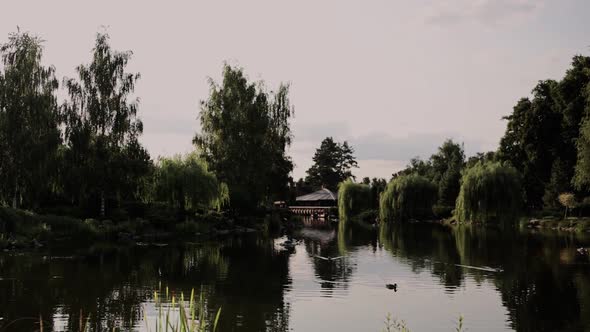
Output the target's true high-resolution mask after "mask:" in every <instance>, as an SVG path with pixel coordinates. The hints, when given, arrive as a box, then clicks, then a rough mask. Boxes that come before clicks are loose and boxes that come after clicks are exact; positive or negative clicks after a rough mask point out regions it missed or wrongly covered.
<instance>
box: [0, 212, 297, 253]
mask: <svg viewBox="0 0 590 332" xmlns="http://www.w3.org/2000/svg"><path fill="white" fill-rule="evenodd" d="M121 216H122V217H118V218H113V219H102V220H99V219H93V218H76V217H71V216H63V215H55V214H38V213H34V212H31V211H27V210H19V209H12V208H8V207H0V249H24V248H34V247H44V246H46V245H50V244H52V243H67V244H71V245H73V246H77V245H88V244H89V243H92V242H98V241H116V242H139V241H156V240H157V241H165V240H171V239H182V238H185V239H188V238H194V237H199V236H214V235H224V234H230V233H242V232H254V231H258V230H268V229H272V228H277V227H281V226H282V225H281V221H283V220H285V219H287V217H284V216H281V215H280V213H272V214H269V215H266V216H265V215H261V216H254V217H235V216H229V215H226V214H223V213H219V212H211V211H206V212H190V213H186V212H185V213H183V214H182V215H181V216H179V213H178V211H174V210H169V209H167V208H162V207H158V206H155V207H154V206H150V207H147V208H146V209H145V211H143V212H142V214H141V216H133V217H132V216H129V215H128V214H126V213H125V214H121ZM271 216H272V217H271Z"/></svg>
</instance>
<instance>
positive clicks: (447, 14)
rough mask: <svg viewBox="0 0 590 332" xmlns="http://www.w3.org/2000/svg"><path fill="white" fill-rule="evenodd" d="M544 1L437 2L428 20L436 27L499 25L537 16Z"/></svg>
mask: <svg viewBox="0 0 590 332" xmlns="http://www.w3.org/2000/svg"><path fill="white" fill-rule="evenodd" d="M543 3H544V1H543V0H449V1H436V2H435V3H434V4H433V5H432V6H430V7H429V8H428V9H427V15H426V18H427V19H426V20H427V22H429V23H432V24H436V25H443V26H444V25H452V24H457V23H463V22H478V23H483V24H488V25H497V24H503V23H507V22H515V21H519V20H522V19H525V18H526V17H528V16H530V15H533V14H535V13H536V12H537V11H538V10H539V9H540V8H542V6H543Z"/></svg>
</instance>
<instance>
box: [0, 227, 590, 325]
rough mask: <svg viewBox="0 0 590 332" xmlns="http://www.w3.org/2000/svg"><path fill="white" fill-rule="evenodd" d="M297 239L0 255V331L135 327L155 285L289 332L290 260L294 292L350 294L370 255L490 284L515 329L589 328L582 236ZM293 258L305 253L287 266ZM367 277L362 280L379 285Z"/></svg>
mask: <svg viewBox="0 0 590 332" xmlns="http://www.w3.org/2000/svg"><path fill="white" fill-rule="evenodd" d="M294 236H295V239H296V240H298V241H296V242H297V243H299V244H298V245H297V246H296V248H295V249H294V250H284V249H282V248H280V246H278V245H277V243H276V242H277V240H276V239H273V238H272V237H265V236H262V235H251V236H240V237H228V238H224V239H218V240H214V241H208V242H204V243H200V244H176V245H173V244H172V245H170V246H168V247H153V246H135V247H117V246H114V247H113V246H104V247H93V248H90V249H87V250H83V251H79V252H74V254H73V255H72V252H71V249H69V250H65V252H67V253H68V255H72V257H63V253H61V252H60V251H59V250H53V251H51V252H49V253H26V254H17V253H4V254H0V277H1V278H2V279H0V317H2V318H3V320H2V321H0V323H1V324H4V325H2V326H4V327H5V326H6V324H7V323H8V322H12V321H14V320H17V319H21V318H22V320H19V321H17V322H15V323H14V324H13V325H11V326H10V328H9V329H7V330H9V331H32V330H36V329H38V320H39V316H40V315H41V317H42V318H43V320H44V330H45V331H53V330H60V331H64V330H72V331H77V330H79V329H80V326H81V325H84V324H86V322H89V324H90V327H91V329H90V330H92V331H103V330H111V329H112V327H115V326H119V327H121V328H122V329H123V330H129V329H132V328H134V327H135V328H137V327H143V324H144V322H143V321H142V319H143V317H144V310H147V311H146V313H147V314H148V315H150V314H153V305H151V300H152V296H153V292H154V290H158V289H160V288H162V289H163V288H165V287H166V286H167V287H168V288H169V291H170V293H172V294H175V295H178V294H179V293H180V292H184V293H185V294H189V293H190V291H191V289H193V288H195V289H196V291H197V292H198V291H202V292H203V294H204V296H205V298H206V307H207V308H208V310H209V311H211V313H213V312H214V311H216V310H217V308H219V307H222V315H221V320H220V323H219V324H220V325H219V330H220V331H288V330H289V329H290V323H291V320H292V319H293V317H294V316H292V315H293V312H292V309H291V308H293V303H289V302H292V301H297V296H296V295H297V294H295V295H293V296H291V295H289V296H288V294H289V293H290V292H292V291H293V287H294V286H293V283H292V282H293V280H292V278H298V275H297V274H292V272H291V271H290V265H291V264H309V265H304V266H301V265H297V267H298V268H301V269H309V271H310V274H311V277H312V278H313V280H312V281H313V282H317V283H319V287H318V288H319V292H318V293H317V294H314V293H313V291H314V290H315V289H316V288H314V287H311V288H305V287H304V288H305V289H303V290H299V291H303V292H308V293H306V294H304V295H306V296H308V295H309V294H312V295H313V296H318V297H320V298H325V297H345V298H346V301H357V300H359V299H358V298H349V297H354V292H353V289H354V287H353V286H354V285H355V284H354V282H355V281H354V280H358V279H363V278H367V277H369V278H372V275H374V274H375V273H377V272H378V271H377V272H376V271H375V270H367V269H366V264H365V265H364V263H365V262H364V261H363V259H369V258H370V259H375V260H376V262H378V264H376V265H375V264H373V265H372V268H373V269H374V268H375V267H379V266H380V267H385V266H392V265H391V264H392V262H391V259H393V261H394V262H393V264H397V265H400V266H402V267H405V266H408V267H410V269H409V270H408V273H409V274H413V275H418V274H423V273H424V272H426V273H429V274H431V275H432V276H434V277H435V278H434V280H433V281H432V282H434V284H433V285H428V286H432V287H433V288H434V289H436V288H438V287H437V286H441V287H444V289H445V291H446V292H447V293H449V294H450V296H452V295H453V294H456V293H457V292H462V291H464V289H465V285H468V284H473V282H472V281H474V282H475V284H476V285H479V287H486V288H490V289H492V290H497V292H498V299H499V303H498V305H500V301H501V305H503V306H504V307H505V308H506V312H507V315H508V317H507V320H508V324H509V325H510V326H511V327H512V328H513V329H515V330H517V331H554V330H560V331H568V330H569V331H581V330H589V329H590V271H589V270H588V267H589V266H590V265H589V263H590V261H588V259H587V258H585V260H584V259H582V258H580V257H579V256H578V255H576V253H575V249H576V248H578V247H581V246H586V247H587V246H590V245H589V244H590V239H588V235H587V234H586V235H575V234H566V235H563V234H555V233H541V232H531V231H507V230H503V231H500V230H497V229H490V228H483V227H468V226H461V227H446V226H442V225H438V224H404V225H399V224H393V225H384V226H382V227H380V228H379V229H372V228H371V227H365V226H360V225H357V224H354V223H350V224H341V225H339V226H338V227H337V228H336V229H334V228H321V229H305V230H304V231H302V232H301V233H299V235H297V234H295V235H294ZM299 240H300V241H299ZM295 254H296V255H298V256H297V257H305V259H304V260H301V261H299V262H293V261H292V259H291V258H292V257H295V256H294V255H295ZM301 254H302V255H303V256H300V255H301ZM316 256H321V257H324V258H328V257H340V256H343V257H342V258H339V259H333V260H329V259H319V258H316ZM371 257H372V258H371ZM384 258H387V259H384ZM384 264H385V265H384ZM470 267H475V268H486V267H490V268H497V269H501V270H502V272H490V271H483V270H478V269H475V268H470ZM492 271H493V270H492ZM357 276H358V278H356V279H355V277H357ZM371 280H372V279H371ZM375 280H378V279H376V278H375ZM371 282H372V281H371ZM371 282H368V283H367V284H365V285H363V287H381V285H380V282H378V283H379V284H374V283H373V284H371ZM383 286H384V285H383ZM363 289H364V290H367V289H368V288H363ZM310 292H311V293H310ZM387 294H390V293H387ZM287 299H289V300H287ZM363 299H364V301H370V299H371V298H370V297H368V298H363ZM359 305H363V306H365V305H367V306H370V305H371V303H360V304H359ZM384 310H386V309H385V308H384ZM477 314H478V315H480V316H481V317H484V318H485V315H486V313H485V312H482V313H477ZM296 316H297V315H296ZM481 317H474V319H481ZM400 318H405V317H400ZM449 319H452V318H449ZM467 322H468V323H469V320H467ZM2 326H0V329H1V328H2Z"/></svg>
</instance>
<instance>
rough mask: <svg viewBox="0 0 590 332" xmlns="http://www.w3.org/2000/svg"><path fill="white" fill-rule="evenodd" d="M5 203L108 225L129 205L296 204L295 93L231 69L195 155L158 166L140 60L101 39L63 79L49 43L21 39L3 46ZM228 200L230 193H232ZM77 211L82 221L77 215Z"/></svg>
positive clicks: (22, 35) (0, 189) (0, 195)
mask: <svg viewBox="0 0 590 332" xmlns="http://www.w3.org/2000/svg"><path fill="white" fill-rule="evenodd" d="M0 54H1V55H2V64H3V67H2V70H1V71H0V205H5V206H6V205H10V206H12V207H13V208H23V209H31V210H37V209H39V210H44V209H45V208H48V207H49V208H52V207H56V206H60V207H69V210H68V208H66V210H67V211H69V212H70V213H71V214H76V215H78V214H80V215H84V216H101V217H109V214H110V213H111V212H112V211H113V210H116V209H120V208H121V207H122V206H125V205H126V204H127V203H133V204H136V203H142V204H145V203H148V204H151V203H153V202H160V203H164V204H166V205H167V206H169V207H172V208H174V209H178V210H181V211H185V210H187V209H193V210H194V209H211V208H215V209H220V208H222V207H224V208H227V207H230V206H231V207H233V208H235V209H240V210H246V209H247V210H252V209H254V208H256V207H259V206H262V205H265V204H267V203H269V202H271V201H272V200H273V199H284V198H285V197H286V196H287V195H288V184H289V182H292V181H291V180H290V176H289V174H290V172H291V171H292V169H293V163H292V161H291V159H290V157H288V156H287V155H286V149H287V148H288V146H289V145H290V144H291V137H292V135H291V130H290V118H291V117H292V115H293V106H292V105H291V103H290V100H289V86H288V85H285V84H281V85H280V86H279V87H278V89H277V90H276V91H275V92H272V91H271V92H267V91H266V89H265V88H264V83H263V82H256V83H252V82H248V80H247V78H246V77H245V75H244V74H243V72H242V69H240V68H233V67H231V66H228V65H226V66H225V67H224V69H223V83H222V84H221V85H220V86H219V85H217V84H216V83H215V82H213V81H212V80H211V91H210V96H209V97H208V99H207V100H205V101H203V102H202V103H201V113H200V119H201V125H202V130H201V132H200V133H199V134H198V135H197V136H196V137H195V139H194V143H195V144H196V147H197V150H196V152H194V153H191V154H188V155H186V156H174V157H172V158H159V159H158V160H157V161H155V162H154V161H153V160H152V158H151V157H150V155H149V153H148V151H147V150H146V149H145V148H144V147H143V146H142V144H141V143H140V140H139V139H140V136H141V135H142V133H143V123H142V121H141V119H140V116H139V99H138V98H137V97H136V96H135V94H134V89H135V85H136V83H137V81H138V80H139V79H140V74H139V73H133V72H129V71H128V70H127V65H128V63H129V61H130V60H131V57H132V52H131V51H125V52H120V51H116V50H113V49H112V48H111V46H110V44H109V36H108V35H107V34H105V33H99V34H97V36H96V42H95V46H94V48H93V50H92V56H91V59H90V62H89V63H88V64H82V65H79V66H78V67H76V77H73V78H65V79H63V83H62V87H61V88H62V89H63V90H65V92H66V93H67V98H66V99H65V101H63V103H61V104H60V103H58V100H57V93H58V91H59V89H60V81H59V80H58V79H57V78H56V75H55V68H54V67H53V66H44V65H43V64H42V63H43V61H42V60H43V57H42V55H43V41H42V40H41V39H39V38H38V37H36V36H34V35H32V34H29V33H26V32H21V31H18V32H16V33H12V34H10V35H9V38H8V42H6V43H5V44H2V45H0ZM230 193H231V194H230ZM74 210H75V211H76V213H74V212H73V211H74Z"/></svg>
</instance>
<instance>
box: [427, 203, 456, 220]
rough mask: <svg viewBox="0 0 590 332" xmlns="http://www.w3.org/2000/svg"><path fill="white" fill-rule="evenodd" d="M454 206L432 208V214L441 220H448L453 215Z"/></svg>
mask: <svg viewBox="0 0 590 332" xmlns="http://www.w3.org/2000/svg"><path fill="white" fill-rule="evenodd" d="M454 208H455V207H454V206H448V205H439V204H437V205H435V206H433V207H432V212H433V213H434V216H435V217H437V218H440V219H444V218H448V217H450V216H452V215H453V209H454Z"/></svg>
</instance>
